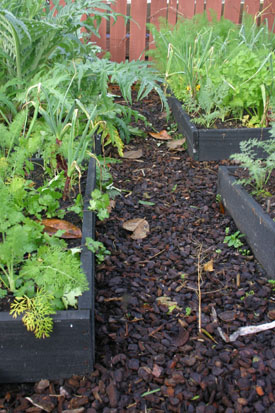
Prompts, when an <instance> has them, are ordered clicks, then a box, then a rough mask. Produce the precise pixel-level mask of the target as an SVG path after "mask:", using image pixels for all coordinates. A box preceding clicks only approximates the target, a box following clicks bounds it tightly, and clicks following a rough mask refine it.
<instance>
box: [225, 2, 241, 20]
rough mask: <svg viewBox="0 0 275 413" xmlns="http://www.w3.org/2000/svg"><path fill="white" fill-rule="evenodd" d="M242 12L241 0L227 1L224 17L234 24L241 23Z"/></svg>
mask: <svg viewBox="0 0 275 413" xmlns="http://www.w3.org/2000/svg"><path fill="white" fill-rule="evenodd" d="M240 12H241V3H240V0H225V4H224V13H223V15H224V17H225V18H226V19H229V20H232V22H234V23H239V21H240Z"/></svg>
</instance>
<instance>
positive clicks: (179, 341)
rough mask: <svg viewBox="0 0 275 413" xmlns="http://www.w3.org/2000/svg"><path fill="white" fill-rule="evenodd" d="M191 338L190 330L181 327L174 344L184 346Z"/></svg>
mask: <svg viewBox="0 0 275 413" xmlns="http://www.w3.org/2000/svg"><path fill="white" fill-rule="evenodd" d="M188 340H189V332H188V331H187V330H185V328H182V327H181V328H180V330H179V335H178V337H176V338H175V340H174V345H175V346H177V347H181V346H184V344H186V343H187V341H188Z"/></svg>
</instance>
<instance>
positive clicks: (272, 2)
mask: <svg viewBox="0 0 275 413" xmlns="http://www.w3.org/2000/svg"><path fill="white" fill-rule="evenodd" d="M266 19H267V21H268V28H269V30H271V29H272V27H273V31H274V29H275V28H274V26H275V24H274V19H275V0H264V4H263V14H262V18H261V21H265V20H266Z"/></svg>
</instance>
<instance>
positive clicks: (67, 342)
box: [0, 159, 96, 383]
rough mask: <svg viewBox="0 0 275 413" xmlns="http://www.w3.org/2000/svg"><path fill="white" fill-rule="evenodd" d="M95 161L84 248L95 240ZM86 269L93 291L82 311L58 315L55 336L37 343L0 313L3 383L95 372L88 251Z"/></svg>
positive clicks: (87, 193)
mask: <svg viewBox="0 0 275 413" xmlns="http://www.w3.org/2000/svg"><path fill="white" fill-rule="evenodd" d="M95 166H96V165H95V160H94V159H91V160H90V163H89V169H88V177H87V185H86V190H85V198H84V214H83V226H82V244H83V245H84V244H85V238H86V237H91V238H94V231H95V216H94V213H92V212H91V211H88V210H87V207H88V203H89V197H90V194H91V192H92V190H93V189H94V187H95V179H96V169H95ZM81 263H82V268H83V270H84V272H85V274H86V276H87V279H88V282H89V286H90V288H89V290H88V291H86V292H85V293H83V295H82V296H80V297H79V299H78V309H76V310H67V311H58V312H57V313H56V314H55V315H54V316H53V320H54V328H53V332H52V333H51V336H50V337H49V338H46V339H37V338H35V336H34V334H33V333H31V332H28V331H27V330H26V327H25V326H24V325H23V323H22V321H21V319H20V318H17V319H13V318H12V317H11V316H10V314H9V313H8V312H0V383H18V382H33V381H37V380H40V379H42V378H44V379H59V378H66V377H70V376H72V375H73V374H81V375H82V374H83V375H84V374H86V373H89V372H91V370H92V368H93V362H94V346H95V344H94V256H93V254H92V253H91V252H90V251H89V250H88V249H87V248H86V247H84V248H83V250H82V253H81Z"/></svg>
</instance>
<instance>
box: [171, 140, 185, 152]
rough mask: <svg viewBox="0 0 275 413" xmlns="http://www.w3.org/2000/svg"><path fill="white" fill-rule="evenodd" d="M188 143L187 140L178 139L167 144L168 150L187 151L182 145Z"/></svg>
mask: <svg viewBox="0 0 275 413" xmlns="http://www.w3.org/2000/svg"><path fill="white" fill-rule="evenodd" d="M185 142H186V138H183V139H176V140H173V141H171V142H167V148H168V149H170V151H185V148H183V147H182V145H183V144H184V143H185Z"/></svg>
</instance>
